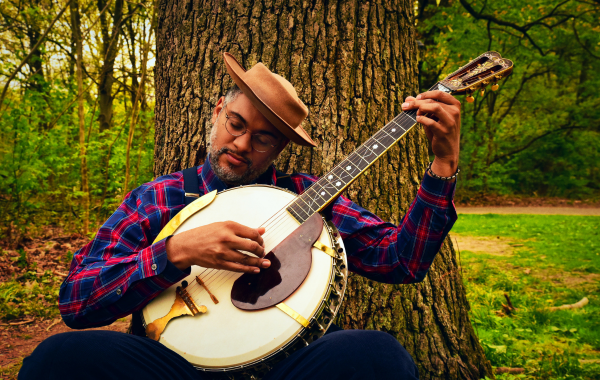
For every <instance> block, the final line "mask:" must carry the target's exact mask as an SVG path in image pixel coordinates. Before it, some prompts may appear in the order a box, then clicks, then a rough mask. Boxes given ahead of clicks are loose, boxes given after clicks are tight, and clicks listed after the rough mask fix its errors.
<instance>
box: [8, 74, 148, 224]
mask: <svg viewBox="0 0 600 380" xmlns="http://www.w3.org/2000/svg"><path fill="white" fill-rule="evenodd" d="M73 96H75V95H74V94H73V90H72V89H71V88H61V87H60V85H58V84H55V86H54V87H53V88H51V89H48V92H46V93H41V94H40V93H37V92H35V91H25V93H24V95H23V97H22V98H21V99H19V101H18V102H17V101H12V102H9V103H8V107H7V110H5V113H4V116H3V117H2V118H1V119H0V177H1V178H2V180H1V181H0V207H2V209H3V212H2V213H1V216H0V226H4V227H5V228H7V227H8V226H10V225H11V224H12V225H13V226H17V227H18V228H20V229H21V230H23V229H25V228H28V227H31V222H32V221H35V224H36V225H37V226H40V225H42V224H44V223H59V224H62V225H65V226H72V227H74V228H75V229H78V226H80V225H81V223H82V219H81V218H82V205H81V198H82V196H83V193H82V192H81V167H80V160H79V145H78V144H79V140H78V126H77V121H76V112H75V106H74V105H73V104H71V103H72V101H73ZM48 103H50V106H49V105H48ZM69 104H71V105H70V106H69ZM93 108H94V104H89V103H86V109H87V111H89V112H87V114H86V126H91V127H92V128H90V130H91V131H92V132H95V131H94V129H93V127H94V124H95V117H96V116H97V115H96V114H92V111H93ZM115 108H116V115H115V123H116V124H117V125H120V126H121V128H119V129H114V130H109V131H105V132H103V133H101V134H98V133H93V134H92V135H91V136H88V144H87V158H88V170H89V178H90V179H89V182H90V196H91V199H92V211H93V213H92V223H94V222H96V223H99V222H102V221H103V220H104V219H105V218H106V217H108V215H110V213H111V212H112V211H114V209H115V207H116V205H117V204H119V203H120V201H121V199H122V197H123V194H122V190H121V189H122V187H123V181H124V172H125V145H126V139H127V136H126V134H125V133H121V132H122V130H123V129H124V127H125V125H126V124H127V115H126V112H125V110H124V109H123V104H122V103H121V102H116V107H115ZM65 109H66V110H67V111H66V112H65V113H64V115H63V116H62V117H60V118H59V119H58V120H55V119H56V117H57V116H58V115H57V113H59V112H57V110H61V111H62V110H65ZM152 120H153V112H151V111H144V112H142V113H141V115H140V124H141V125H142V127H141V128H138V132H137V134H136V136H135V137H136V139H137V140H136V141H139V142H138V144H136V145H134V146H133V147H132V157H133V160H134V161H133V165H135V166H136V167H135V168H134V169H133V170H132V173H133V176H132V177H133V178H132V179H133V181H134V182H135V184H134V186H137V185H138V184H140V183H142V182H145V181H149V180H151V179H152V158H153V157H152V152H153V139H152V138H148V137H147V136H148V135H152V134H153V133H154V131H153V127H152ZM142 123H143V124H142ZM144 136H145V138H143V137H144ZM111 144H112V145H111ZM109 146H110V147H111V152H110V156H109V151H108V148H109ZM138 155H139V157H138ZM107 157H110V159H109V161H108V165H107V162H106V159H107ZM138 159H139V162H140V165H139V166H137V160H138ZM105 168H107V170H103V169H105ZM133 181H132V182H133ZM131 186H132V185H130V188H131Z"/></svg>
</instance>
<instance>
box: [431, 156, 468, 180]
mask: <svg viewBox="0 0 600 380" xmlns="http://www.w3.org/2000/svg"><path fill="white" fill-rule="evenodd" d="M431 165H433V161H432V162H430V163H429V166H428V167H427V173H429V175H430V176H432V177H433V178H437V179H441V180H442V181H452V180H453V179H454V178H456V176H457V175H458V173H460V168H459V167H457V168H456V173H454V175H451V176H450V177H441V176H439V175H437V174H435V173H434V172H433V171H432V170H431Z"/></svg>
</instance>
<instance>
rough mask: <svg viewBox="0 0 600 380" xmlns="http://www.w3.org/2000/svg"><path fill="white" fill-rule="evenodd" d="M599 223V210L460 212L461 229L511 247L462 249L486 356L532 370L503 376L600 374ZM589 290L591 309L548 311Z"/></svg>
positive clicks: (494, 361) (495, 363)
mask: <svg viewBox="0 0 600 380" xmlns="http://www.w3.org/2000/svg"><path fill="white" fill-rule="evenodd" d="M599 225H600V218H598V217H576V216H548V215H461V216H460V218H459V221H458V222H457V224H456V226H455V228H454V229H453V233H454V234H455V235H456V234H459V236H461V237H464V236H473V237H477V238H473V239H471V241H470V242H471V243H473V242H477V239H479V240H481V241H486V242H487V243H485V244H482V245H481V246H482V247H490V246H491V247H492V250H493V249H494V248H493V242H494V241H496V242H498V241H499V242H503V244H504V248H503V249H506V244H507V242H508V244H509V245H510V246H511V251H510V252H504V253H503V254H501V255H499V254H498V253H497V250H495V251H494V252H490V253H489V254H488V253H485V249H478V247H477V245H475V246H473V245H471V246H468V245H467V244H465V246H467V248H470V249H469V250H461V259H462V260H461V261H462V270H463V274H464V280H465V285H466V288H467V297H468V299H469V301H470V303H471V320H472V322H473V325H474V327H475V329H476V332H477V334H478V336H479V339H480V341H481V344H482V346H483V349H484V351H485V354H486V356H487V358H488V359H489V360H490V361H491V363H492V365H493V366H494V367H512V368H524V369H525V374H522V375H509V374H502V375H498V376H497V378H498V379H513V378H515V379H516V378H530V379H598V378H600V296H599V295H600V275H599V274H598V271H597V268H600V255H597V254H596V253H598V252H597V251H599V250H600V246H599V245H598V232H599V230H598V226H599ZM460 240H463V241H464V239H459V244H458V248H461V247H460ZM490 244H491V245H490ZM507 296H508V298H509V299H510V301H511V303H512V305H513V306H514V308H515V310H511V309H510V308H509V307H507V306H508V300H507ZM583 297H587V298H588V299H589V304H588V305H586V306H585V307H584V308H580V309H572V310H559V311H550V310H549V308H550V307H552V306H559V305H563V304H573V303H576V302H577V301H579V300H581V299H582V298H583Z"/></svg>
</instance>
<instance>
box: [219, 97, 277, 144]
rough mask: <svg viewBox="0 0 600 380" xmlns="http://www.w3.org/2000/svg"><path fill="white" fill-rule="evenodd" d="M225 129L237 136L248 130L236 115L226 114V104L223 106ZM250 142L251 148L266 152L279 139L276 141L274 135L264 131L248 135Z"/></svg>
mask: <svg viewBox="0 0 600 380" xmlns="http://www.w3.org/2000/svg"><path fill="white" fill-rule="evenodd" d="M225 119H226V121H225V129H226V130H227V132H229V134H230V135H232V136H235V137H239V136H241V135H244V134H246V132H248V128H246V124H245V123H244V122H243V121H242V120H240V118H239V117H237V116H229V115H228V114H227V106H225ZM250 143H251V144H252V149H254V150H255V151H257V152H260V153H266V152H268V151H270V150H271V149H273V148H275V147H276V146H277V145H279V143H280V141H277V140H276V139H275V138H274V137H272V136H269V135H267V134H265V133H260V132H258V133H252V132H251V135H250Z"/></svg>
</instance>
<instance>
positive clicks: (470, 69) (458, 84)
mask: <svg viewBox="0 0 600 380" xmlns="http://www.w3.org/2000/svg"><path fill="white" fill-rule="evenodd" d="M512 69H513V62H512V61H511V60H508V59H506V58H502V56H501V55H500V54H499V53H497V52H495V51H488V52H486V53H483V54H481V55H480V56H479V57H477V58H475V59H474V60H472V61H471V62H469V63H467V64H466V65H464V66H463V67H461V68H460V69H458V70H456V71H455V72H453V73H452V74H450V75H448V76H447V77H446V79H443V80H442V81H440V82H439V84H441V85H442V86H444V87H446V88H448V89H449V90H450V91H449V92H450V93H451V94H453V95H462V94H466V95H467V102H469V103H471V102H473V100H474V99H473V96H472V95H473V93H474V92H475V91H476V90H482V91H481V92H482V94H483V92H484V91H485V88H486V87H487V86H488V85H489V84H492V91H495V90H497V89H498V81H499V80H500V79H503V78H506V77H507V76H509V75H510V73H512Z"/></svg>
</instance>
